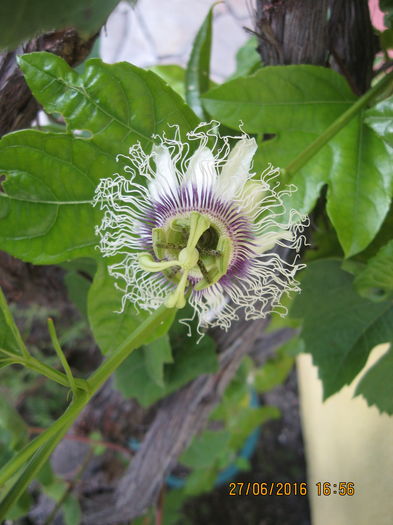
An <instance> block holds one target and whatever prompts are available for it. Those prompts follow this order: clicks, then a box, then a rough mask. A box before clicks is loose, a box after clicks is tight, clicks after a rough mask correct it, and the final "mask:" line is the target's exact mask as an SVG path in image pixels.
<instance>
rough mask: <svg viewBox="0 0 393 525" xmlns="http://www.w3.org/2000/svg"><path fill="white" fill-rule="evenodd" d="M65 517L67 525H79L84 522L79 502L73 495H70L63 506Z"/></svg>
mask: <svg viewBox="0 0 393 525" xmlns="http://www.w3.org/2000/svg"><path fill="white" fill-rule="evenodd" d="M62 509H63V516H64V522H65V525H79V524H80V523H81V521H82V511H81V507H80V505H79V501H78V500H77V498H76V497H75V496H74V495H73V494H69V495H68V496H67V498H66V499H65V501H64V503H63V505H62Z"/></svg>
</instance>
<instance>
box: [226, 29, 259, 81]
mask: <svg viewBox="0 0 393 525" xmlns="http://www.w3.org/2000/svg"><path fill="white" fill-rule="evenodd" d="M257 47H258V40H257V37H256V36H252V37H251V38H249V39H248V40H247V41H246V43H245V44H243V45H242V46H241V47H240V48H239V50H238V52H237V53H236V70H235V72H234V73H233V75H231V76H230V77H229V79H228V80H233V79H234V78H237V77H243V76H245V75H251V74H252V73H255V71H256V70H257V69H259V68H261V67H262V65H263V64H262V59H261V56H260V54H259V53H258V51H257Z"/></svg>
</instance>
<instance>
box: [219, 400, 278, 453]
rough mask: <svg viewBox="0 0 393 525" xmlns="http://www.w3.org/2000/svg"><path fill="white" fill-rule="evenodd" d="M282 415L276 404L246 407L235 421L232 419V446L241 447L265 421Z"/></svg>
mask: <svg viewBox="0 0 393 525" xmlns="http://www.w3.org/2000/svg"><path fill="white" fill-rule="evenodd" d="M280 415H281V412H280V410H279V409H278V408H277V407H275V406H262V407H244V408H243V410H241V411H240V412H239V414H238V416H237V417H236V418H235V419H234V420H233V421H230V424H229V431H230V433H231V439H230V442H229V445H230V447H232V448H233V449H235V450H237V449H239V448H240V447H241V446H242V445H243V443H244V441H245V440H246V439H247V437H248V436H249V435H250V434H251V432H253V431H254V430H256V429H257V428H258V427H259V426H260V425H262V424H263V423H264V422H265V421H269V420H270V419H278V418H279V417H280Z"/></svg>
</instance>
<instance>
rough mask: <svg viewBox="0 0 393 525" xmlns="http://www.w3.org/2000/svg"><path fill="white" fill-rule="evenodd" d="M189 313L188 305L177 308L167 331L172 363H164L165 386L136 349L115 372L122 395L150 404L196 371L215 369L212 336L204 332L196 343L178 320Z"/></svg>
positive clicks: (184, 382)
mask: <svg viewBox="0 0 393 525" xmlns="http://www.w3.org/2000/svg"><path fill="white" fill-rule="evenodd" d="M188 314H189V312H187V309H186V310H184V309H183V310H180V311H179V313H178V315H177V319H176V321H175V322H174V323H173V325H172V327H171V329H170V332H169V340H170V343H171V347H172V355H173V363H167V364H165V365H164V385H165V386H159V385H158V384H157V383H156V382H155V381H153V380H152V378H151V377H150V375H149V373H148V371H147V367H146V360H145V355H144V352H142V351H136V352H134V353H132V354H131V355H130V356H129V357H128V358H127V359H126V360H125V362H124V363H123V364H122V365H121V366H120V367H119V368H118V369H117V371H116V374H115V378H116V387H117V388H118V389H119V390H120V391H121V392H122V394H123V395H124V396H125V397H128V398H132V397H135V398H136V399H137V400H138V401H139V403H141V405H143V406H149V405H151V404H153V403H155V402H156V401H158V400H159V399H161V398H163V397H165V396H167V395H169V394H170V393H171V392H174V391H175V390H177V389H178V388H180V387H181V386H183V385H185V384H186V383H188V382H189V381H191V380H192V379H194V378H195V377H197V376H198V375H200V374H208V373H213V372H216V370H217V357H216V354H215V344H214V342H213V340H212V339H211V338H210V337H209V336H208V335H205V336H204V337H203V338H202V339H201V341H200V342H199V343H198V344H197V342H196V340H195V339H194V337H189V336H188V327H186V326H184V325H183V324H181V323H180V322H179V320H181V319H188V318H189V317H191V315H188ZM192 330H193V334H194V336H195V335H196V337H199V336H198V335H197V334H196V327H195V325H193V326H192Z"/></svg>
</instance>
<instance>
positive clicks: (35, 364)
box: [0, 348, 89, 390]
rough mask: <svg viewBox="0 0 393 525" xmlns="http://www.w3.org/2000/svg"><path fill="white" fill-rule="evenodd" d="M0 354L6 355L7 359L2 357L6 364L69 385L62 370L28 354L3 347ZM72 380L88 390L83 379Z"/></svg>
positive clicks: (79, 386)
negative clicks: (19, 353)
mask: <svg viewBox="0 0 393 525" xmlns="http://www.w3.org/2000/svg"><path fill="white" fill-rule="evenodd" d="M0 354H4V355H6V356H8V357H7V359H4V362H7V363H8V364H12V365H21V366H24V367H26V368H30V370H34V372H38V373H39V374H41V375H43V376H45V377H47V378H48V379H51V380H52V381H54V382H55V383H59V385H63V386H66V387H68V388H69V387H70V382H69V379H68V377H67V376H66V375H65V374H64V373H63V372H60V371H59V370H56V369H55V368H52V367H51V366H48V365H46V364H45V363H42V362H41V361H39V360H38V359H36V358H35V357H33V356H31V355H30V354H27V356H26V357H25V356H19V355H17V354H15V353H13V352H10V351H8V350H5V349H4V348H0ZM1 361H2V362H3V359H1ZM74 381H75V386H76V388H79V389H80V390H89V385H88V383H87V381H86V380H85V379H79V378H78V379H74Z"/></svg>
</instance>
